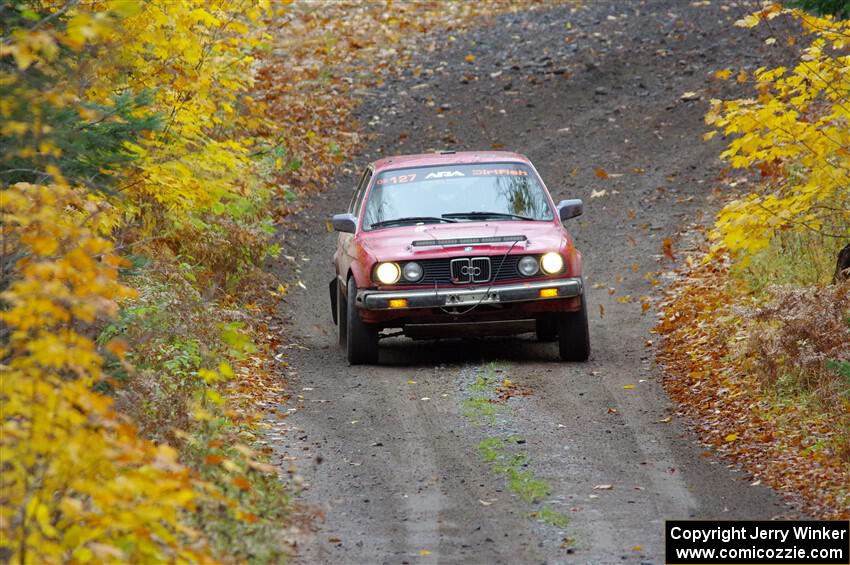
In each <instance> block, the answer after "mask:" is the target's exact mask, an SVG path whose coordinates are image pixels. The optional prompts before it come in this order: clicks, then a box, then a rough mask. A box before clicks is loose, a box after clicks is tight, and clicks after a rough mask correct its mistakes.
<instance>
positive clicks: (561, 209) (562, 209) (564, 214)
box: [557, 198, 584, 222]
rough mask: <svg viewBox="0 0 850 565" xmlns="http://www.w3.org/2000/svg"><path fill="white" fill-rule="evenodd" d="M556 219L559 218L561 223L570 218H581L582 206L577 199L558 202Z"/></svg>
mask: <svg viewBox="0 0 850 565" xmlns="http://www.w3.org/2000/svg"><path fill="white" fill-rule="evenodd" d="M557 208H558V217H559V218H561V221H562V222H563V221H564V220H569V219H570V218H575V217H576V216H581V214H582V212H584V204H583V203H582V201H581V200H580V199H578V198H571V199H569V200H561V201H560V202H558V206H557Z"/></svg>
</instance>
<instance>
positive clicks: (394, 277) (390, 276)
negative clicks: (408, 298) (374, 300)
mask: <svg viewBox="0 0 850 565" xmlns="http://www.w3.org/2000/svg"><path fill="white" fill-rule="evenodd" d="M399 276H401V271H400V270H399V268H398V265H396V264H395V263H380V264H379V265H378V268H377V269H375V277H376V278H377V279H378V282H379V283H381V284H395V283H397V282H398V279H399Z"/></svg>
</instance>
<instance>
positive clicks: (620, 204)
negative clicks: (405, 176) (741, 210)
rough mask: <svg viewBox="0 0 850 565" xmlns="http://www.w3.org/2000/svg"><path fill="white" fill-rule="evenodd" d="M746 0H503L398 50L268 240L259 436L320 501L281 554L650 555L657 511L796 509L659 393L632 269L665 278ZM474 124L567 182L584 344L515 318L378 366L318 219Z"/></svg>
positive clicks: (690, 209)
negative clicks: (359, 361)
mask: <svg viewBox="0 0 850 565" xmlns="http://www.w3.org/2000/svg"><path fill="white" fill-rule="evenodd" d="M744 8H745V6H743V5H742V6H738V5H736V4H734V3H731V2H726V3H725V4H724V3H723V2H717V1H714V2H710V3H709V2H685V1H674V0H666V1H663V0H657V1H654V0H648V1H646V2H620V1H616V2H614V1H612V2H601V1H592V0H591V1H587V2H585V7H584V8H581V9H579V10H572V9H570V8H569V7H562V8H553V9H550V10H547V11H541V12H535V13H531V14H512V15H506V16H503V17H500V18H498V19H495V20H493V21H490V22H489V23H486V25H482V26H481V27H480V28H477V29H475V30H472V31H470V32H468V33H465V34H458V35H457V37H455V38H453V39H452V38H448V37H446V36H445V35H442V36H439V38H437V37H436V36H434V38H433V41H431V42H430V45H429V41H426V42H425V48H424V49H423V50H422V52H421V53H419V54H418V55H417V56H416V57H415V60H414V63H415V65H419V66H421V71H422V72H421V73H419V74H418V76H414V74H413V73H408V74H407V75H406V76H405V77H402V78H400V79H395V80H391V81H387V83H386V84H385V85H384V86H382V87H381V88H379V89H377V90H373V91H370V92H369V93H364V103H363V105H362V107H361V110H360V113H361V118H362V120H363V126H364V129H365V131H366V133H367V134H368V135H369V136H370V137H369V139H370V141H369V142H368V144H367V147H366V149H365V150H364V153H363V154H362V155H359V156H357V157H356V158H355V159H353V160H352V161H351V162H350V163H349V164H348V165H347V168H346V169H344V170H342V171H341V172H340V175H339V177H338V179H337V180H336V182H335V184H334V186H333V187H330V188H329V190H328V191H327V192H325V193H324V194H322V195H320V196H319V197H317V198H316V202H315V204H314V205H313V206H312V207H311V208H309V209H307V210H306V211H305V212H303V213H301V214H300V215H298V216H297V217H296V218H295V219H294V222H295V224H294V225H293V226H292V227H291V228H290V229H288V230H287V232H286V240H285V241H284V242H283V244H284V247H285V254H287V255H290V256H293V257H294V263H293V262H291V261H290V262H285V261H284V262H283V264H282V266H281V267H280V268H281V273H280V274H281V276H282V277H283V278H284V279H285V280H287V281H288V282H290V283H291V284H290V288H291V291H290V294H289V295H288V296H287V298H286V299H285V304H284V305H283V306H282V311H284V312H285V313H286V314H287V315H288V316H289V317H290V321H291V323H292V327H293V345H292V346H291V347H290V349H289V361H290V363H291V366H292V372H291V374H290V375H289V377H288V380H289V385H290V387H291V391H292V394H293V398H292V400H291V401H290V402H289V403H288V404H287V405H286V407H285V408H286V409H289V410H290V412H291V416H290V417H289V418H288V419H287V420H285V423H286V424H287V425H289V426H291V429H290V430H289V432H288V433H287V434H286V436H285V438H284V439H283V440H277V445H276V446H275V447H276V450H277V453H278V456H280V457H284V456H285V457H294V459H295V466H296V468H297V469H298V471H297V472H298V473H299V474H300V475H302V476H303V478H304V481H305V482H304V489H303V492H301V494H300V495H299V496H298V497H297V498H298V500H299V501H300V502H302V503H304V504H308V505H315V506H317V507H318V508H320V509H321V510H322V511H323V512H324V513H325V521H324V523H323V524H321V527H320V531H319V532H318V533H317V534H316V535H315V536H313V537H312V538H311V539H309V540H307V541H305V542H304V543H303V544H301V545H300V547H299V549H298V551H299V557H298V560H300V561H302V562H305V563H438V562H441V563H573V562H582V563H586V562H593V563H647V562H648V563H662V562H663V521H664V519H668V518H688V517H694V518H751V519H755V518H771V517H774V516H778V515H788V514H792V513H793V511H792V510H791V509H789V507H788V506H787V505H786V504H785V503H783V502H782V500H781V498H780V497H779V496H778V495H777V494H776V493H774V492H772V491H771V490H769V489H767V488H765V487H762V486H751V485H750V481H748V480H747V476H746V475H745V474H743V473H741V472H739V471H736V470H735V469H732V468H730V467H729V466H727V464H726V463H724V462H722V461H718V460H717V459H715V458H713V457H712V456H711V455H710V454H708V453H706V452H705V449H704V448H702V447H701V446H700V445H699V444H698V442H697V441H696V440H695V438H694V436H693V435H691V433H690V432H688V431H687V429H686V423H683V422H681V421H679V419H678V418H677V417H676V416H675V408H674V407H673V406H672V405H671V403H670V401H669V400H668V399H667V397H666V396H665V393H664V391H663V389H662V387H661V384H660V380H661V375H662V370H661V368H659V367H657V366H656V365H655V363H654V351H653V349H652V344H651V343H648V341H650V340H653V339H654V336H653V335H652V334H651V332H650V330H651V329H652V326H653V324H654V321H655V318H654V315H653V312H652V310H650V311H648V312H644V311H643V308H642V306H641V300H640V298H641V297H652V296H654V292H655V290H654V288H653V286H652V285H651V284H650V282H649V281H648V280H647V276H646V273H649V272H651V273H655V275H653V276H654V277H655V278H657V279H658V280H661V281H663V280H664V277H665V275H664V273H665V272H668V271H669V270H670V269H672V267H673V264H672V263H671V262H670V261H669V260H667V259H666V258H665V257H664V256H663V254H662V241H663V239H665V238H668V237H672V238H674V240H675V235H676V233H677V232H678V231H679V230H680V229H681V227H682V226H683V225H686V224H688V223H690V222H693V221H694V220H695V219H697V218H698V217H699V215H700V211H701V210H710V209H712V206H713V205H714V204H713V203H712V201H711V193H712V189H713V186H714V182H713V181H714V180H715V178H716V177H717V175H718V172H719V170H720V168H721V166H722V165H721V163H720V162H719V161H718V159H717V158H716V156H717V155H718V154H719V152H720V147H721V145H720V144H721V143H722V141H721V140H713V141H712V142H710V143H706V142H703V141H702V134H703V133H704V132H705V131H706V128H705V126H704V125H703V123H702V116H703V114H704V113H705V111H706V109H707V106H708V100H709V99H710V98H713V97H716V96H719V95H722V94H724V92H723V90H722V89H723V88H729V87H728V86H724V85H723V84H720V83H718V81H716V80H714V79H712V77H711V75H712V73H713V72H714V71H715V70H718V69H721V68H726V67H730V66H735V67H736V68H737V67H741V66H752V67H754V66H756V65H757V63H758V60H759V58H760V57H762V56H763V54H762V52H761V50H762V49H764V47H763V44H762V43H761V41H760V40H759V39H758V38H757V37H756V36H755V34H754V33H751V32H748V31H746V30H742V29H740V28H735V27H733V25H732V22H733V21H734V20H735V19H737V18H738V17H740V15H741V13H742V11H743V10H744ZM469 54H472V55H475V56H476V58H475V61H473V62H469V61H467V60H465V57H466V55H469ZM415 65H414V66H415ZM686 92H687V93H689V94H688V95H687V96H684V97H683V94H684V93H686ZM491 147H495V148H502V147H503V148H504V149H506V150H514V151H517V152H520V153H524V154H526V155H528V156H529V157H530V158H531V160H532V161H533V162H534V163H535V165H536V166H537V168H538V169H539V171H540V173H541V175H542V177H543V179H544V181H545V182H546V183H547V185H548V187H549V189H550V191H551V192H552V195H553V197H554V198H555V200H556V201H557V200H559V199H562V198H572V197H578V198H582V199H584V202H585V214H584V216H582V217H580V218H578V219H577V220H572V221H571V223H570V224H569V227H570V228H571V231H572V232H573V234H574V236H575V238H576V241H577V244H578V246H579V248H580V249H581V250H582V252H583V254H584V259H585V272H586V278H587V281H588V287H589V290H588V305H589V309H590V310H589V311H590V314H591V319H590V331H591V340H592V347H593V353H592V356H591V360H590V361H589V362H587V363H579V364H565V363H560V362H558V361H557V359H556V357H557V351H556V349H557V347H556V345H555V344H541V343H536V342H535V341H533V340H532V339H531V337H530V336H524V337H518V338H511V339H502V338H499V339H495V338H494V339H482V340H454V341H449V340H446V341H438V342H414V341H411V340H406V339H403V338H391V339H388V340H386V341H385V342H384V341H382V344H383V345H384V347H383V350H382V352H381V365H380V366H376V367H349V366H348V364H347V363H346V362H345V361H344V356H343V353H342V352H341V351H340V350H339V349H338V348H337V346H336V337H335V331H336V328H335V326H334V325H333V322H332V320H331V316H330V307H329V304H328V296H327V295H328V290H327V284H328V281H329V280H330V279H331V278H332V272H333V271H332V266H331V254H332V250H333V248H334V245H335V240H336V236H335V234H332V233H328V231H327V229H326V219H327V218H328V217H329V215H330V214H332V213H334V212H339V211H343V210H344V209H345V207H346V205H347V203H348V200H349V198H350V194H351V190H352V188H353V187H354V184H355V183H356V180H357V177H358V176H359V173H360V170H362V168H363V166H365V164H366V163H367V162H368V161H370V160H373V159H376V158H379V157H380V156H383V155H388V154H395V153H414V152H420V151H427V150H436V149H444V148H449V149H458V150H461V149H489V148H491ZM596 169H601V170H604V171H605V172H606V173H607V175H608V176H607V178H601V176H605V175H602V174H601V173H599V174H597V172H596ZM603 191H604V192H603ZM678 245H679V244H678V242H677V243H676V244H675V247H674V251H675V252H677V253H678V252H679V248H678ZM297 282H301V283H302V284H303V287H302V286H300V285H298V284H297ZM609 289H611V290H609ZM612 292H613V294H612ZM629 297H630V298H629ZM488 379H489V380H488ZM504 379H509V380H510V381H511V382H513V383H515V385H516V388H514V389H512V390H513V391H514V395H513V396H511V397H510V398H508V399H507V400H506V401H505V402H502V403H498V404H490V403H484V404H481V403H476V398H480V397H481V395H487V394H490V395H491V396H492V394H493V390H492V387H490V388H489V389H488V388H487V387H486V386H481V385H482V382H484V383H487V382H491V383H492V382H502V381H503V380H504ZM296 395H300V396H296ZM670 416H673V417H672V421H670V419H669V417H670ZM488 441H489V442H490V444H489V445H491V446H492V445H496V446H497V447H499V449H502V450H503V452H504V453H508V454H509V455H511V456H516V457H517V458H516V459H515V463H516V470H518V471H521V472H522V473H525V474H523V475H522V476H523V477H532V476H533V477H534V479H535V480H538V481H541V482H542V483H541V484H544V483H545V487H544V488H543V490H544V491H545V493H544V494H543V495H542V496H540V497H539V499H538V500H537V501H535V502H526V501H524V500H522V498H521V496H520V494H518V490H517V489H516V488H514V487H515V485H513V486H512V485H511V481H510V480H509V478H508V476H507V475H508V473H507V472H506V471H505V470H504V469H502V470H501V472H499V470H494V469H493V466H492V465H491V463H489V462H487V460H486V459H487V453H486V450H485V449H483V448H482V445H488V444H487V442H488ZM543 508H546V509H548V510H547V512H548V511H549V510H551V511H552V512H554V514H552V516H557V517H556V518H552V516H549V518H548V519H546V517H545V516H544V515H543V514H541V512H543ZM562 517H563V518H564V519H561V518H562Z"/></svg>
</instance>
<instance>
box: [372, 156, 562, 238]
mask: <svg viewBox="0 0 850 565" xmlns="http://www.w3.org/2000/svg"><path fill="white" fill-rule="evenodd" d="M553 218H554V216H553V215H552V208H551V206H550V205H549V199H548V198H547V197H546V192H545V191H544V189H543V186H542V185H541V184H540V181H539V180H538V179H537V175H536V174H535V173H534V171H532V170H531V169H530V168H529V167H527V166H525V165H522V164H519V163H481V164H475V165H451V166H440V167H421V168H413V169H397V170H392V171H384V172H382V173H380V174H378V175H377V177H376V179H375V184H374V186H373V187H372V190H371V191H370V192H369V197H368V201H367V202H366V211H365V217H364V219H363V227H364V229H366V230H370V229H376V228H380V227H390V226H393V225H404V224H415V223H430V222H433V223H437V222H441V221H442V222H456V221H460V222H463V221H481V220H487V221H490V220H552V219H553Z"/></svg>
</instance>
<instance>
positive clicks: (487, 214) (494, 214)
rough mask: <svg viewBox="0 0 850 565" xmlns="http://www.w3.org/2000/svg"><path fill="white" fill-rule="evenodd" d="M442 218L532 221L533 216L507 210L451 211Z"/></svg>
mask: <svg viewBox="0 0 850 565" xmlns="http://www.w3.org/2000/svg"><path fill="white" fill-rule="evenodd" d="M443 218H511V219H514V220H526V221H532V222H533V221H534V218H529V217H528V216H520V215H519V214H510V213H508V212H452V213H451V214H443Z"/></svg>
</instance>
